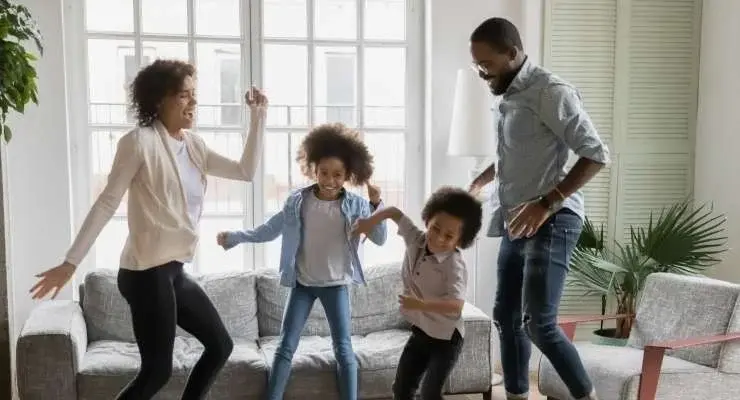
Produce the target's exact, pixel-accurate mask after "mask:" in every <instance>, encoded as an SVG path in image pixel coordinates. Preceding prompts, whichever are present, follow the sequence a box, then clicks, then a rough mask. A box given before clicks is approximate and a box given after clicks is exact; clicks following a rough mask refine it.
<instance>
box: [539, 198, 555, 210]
mask: <svg viewBox="0 0 740 400" xmlns="http://www.w3.org/2000/svg"><path fill="white" fill-rule="evenodd" d="M537 203H538V204H539V205H540V206H542V207H543V208H544V209H546V210H547V211H550V212H552V211H555V210H557V209H558V208H559V207H560V202H555V203H553V202H550V200H548V198H547V196H540V198H539V199H537Z"/></svg>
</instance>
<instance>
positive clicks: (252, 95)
mask: <svg viewBox="0 0 740 400" xmlns="http://www.w3.org/2000/svg"><path fill="white" fill-rule="evenodd" d="M244 98H245V99H246V101H247V106H249V108H250V109H252V110H254V109H264V108H267V104H268V101H267V96H265V94H264V93H262V91H261V90H259V89H257V88H256V87H255V86H252V88H251V89H249V91H248V92H247V93H246V94H245V95H244Z"/></svg>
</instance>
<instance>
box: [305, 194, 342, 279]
mask: <svg viewBox="0 0 740 400" xmlns="http://www.w3.org/2000/svg"><path fill="white" fill-rule="evenodd" d="M341 207H342V200H341V199H338V200H331V201H327V200H320V199H319V198H317V197H316V195H315V194H313V192H311V194H310V195H308V196H306V197H305V198H304V200H303V205H302V207H301V219H302V220H303V243H301V246H300V249H299V250H298V259H297V267H298V276H297V279H298V282H300V284H301V285H304V286H336V285H346V284H348V283H350V282H351V281H352V256H351V254H350V252H349V245H348V244H347V231H346V229H345V221H344V216H342V209H341Z"/></svg>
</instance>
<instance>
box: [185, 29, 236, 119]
mask: <svg viewBox="0 0 740 400" xmlns="http://www.w3.org/2000/svg"><path fill="white" fill-rule="evenodd" d="M240 54H241V50H240V48H239V45H238V44H227V43H210V42H209V43H198V44H197V46H196V59H197V67H198V83H197V85H198V126H239V125H241V124H242V115H243V107H242V105H241V104H242V97H243V93H244V91H243V89H242V85H241V80H242V76H241V74H242V72H241V56H240Z"/></svg>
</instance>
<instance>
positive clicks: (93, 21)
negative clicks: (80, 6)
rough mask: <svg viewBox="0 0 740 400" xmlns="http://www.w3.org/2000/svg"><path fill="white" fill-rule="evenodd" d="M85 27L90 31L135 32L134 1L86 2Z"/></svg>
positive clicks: (106, 0)
mask: <svg viewBox="0 0 740 400" xmlns="http://www.w3.org/2000/svg"><path fill="white" fill-rule="evenodd" d="M85 25H86V27H87V30H88V31H99V32H133V31H134V2H133V0H86V1H85Z"/></svg>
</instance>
